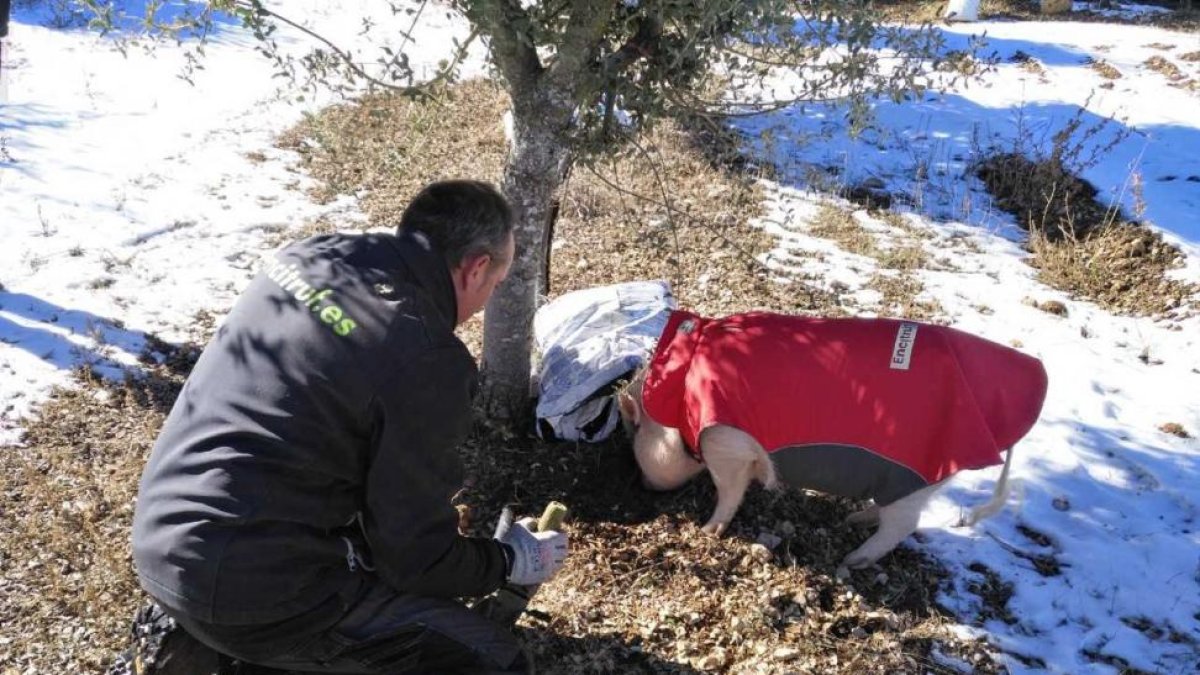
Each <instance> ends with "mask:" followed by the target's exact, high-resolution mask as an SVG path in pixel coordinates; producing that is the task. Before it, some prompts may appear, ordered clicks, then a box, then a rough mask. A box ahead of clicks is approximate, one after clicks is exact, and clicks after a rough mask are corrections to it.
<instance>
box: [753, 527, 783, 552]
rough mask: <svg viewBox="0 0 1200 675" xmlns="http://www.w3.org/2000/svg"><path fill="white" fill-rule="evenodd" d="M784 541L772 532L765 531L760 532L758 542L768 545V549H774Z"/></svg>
mask: <svg viewBox="0 0 1200 675" xmlns="http://www.w3.org/2000/svg"><path fill="white" fill-rule="evenodd" d="M782 542H783V539H781V538H779V537H778V536H776V535H774V534H772V533H770V532H766V531H763V532H760V533H759V534H758V540H757V543H759V544H762V545H763V546H765V547H767V549H768V550H771V551H774V550H775V547H776V546H779V544H781V543H782Z"/></svg>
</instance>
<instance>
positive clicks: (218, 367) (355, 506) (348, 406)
mask: <svg viewBox="0 0 1200 675" xmlns="http://www.w3.org/2000/svg"><path fill="white" fill-rule="evenodd" d="M455 302H456V301H455V294H454V289H453V286H452V281H451V278H450V273H449V271H448V269H447V266H446V263H445V262H444V261H443V259H442V257H441V255H440V254H439V253H438V252H436V251H433V250H431V248H430V246H429V245H428V243H427V242H426V241H425V239H424V238H423V237H421V236H420V235H402V236H400V237H394V236H390V235H325V236H319V237H315V238H313V239H309V240H306V241H302V242H299V243H296V244H293V245H291V246H289V247H288V248H286V249H284V250H283V251H282V252H281V253H279V254H278V256H276V257H274V258H268V259H266V260H265V261H264V265H263V267H262V269H261V271H260V272H259V274H258V276H257V277H256V278H255V279H254V281H253V282H252V283H251V284H250V286H249V287H248V288H247V289H246V291H245V293H244V294H243V295H242V297H241V298H240V299H239V301H238V303H237V304H236V305H235V307H234V308H233V311H232V312H231V313H230V314H229V316H228V317H227V319H226V321H225V322H224V324H223V325H222V326H221V328H220V329H219V330H218V331H217V334H216V336H215V337H214V338H213V340H212V342H211V343H210V344H209V345H208V347H207V348H206V349H205V350H204V353H203V354H202V355H201V357H200V359H199V361H198V362H197V363H196V366H195V369H194V370H193V371H192V373H191V375H190V376H189V377H188V380H187V382H186V384H185V385H184V387H183V391H182V392H181V393H180V395H179V398H178V400H177V401H176V402H175V406H174V408H173V409H172V410H171V414H170V416H169V417H168V418H167V421H166V423H165V425H164V426H163V430H162V433H161V435H160V436H159V438H158V442H157V443H156V444H155V446H154V450H153V452H152V453H151V455H150V459H149V462H148V464H147V465H146V469H145V472H144V474H143V476H142V482H141V489H140V493H139V496H138V502H137V509H136V513H135V516H134V524H133V552H134V561H135V563H136V565H137V571H138V576H139V579H140V580H141V583H142V586H143V587H144V588H145V589H146V590H147V591H148V592H149V593H150V594H151V595H153V596H154V597H155V598H156V599H158V600H159V601H160V602H161V603H162V604H163V605H165V606H166V607H167V608H168V609H170V610H174V611H175V612H182V613H184V614H186V615H187V616H188V617H190V618H193V619H195V620H197V621H201V622H206V623H211V624H217V625H252V624H269V623H273V622H279V621H283V620H287V619H289V618H292V617H296V616H298V615H300V614H304V613H308V612H311V611H314V608H316V607H318V606H328V605H331V604H334V603H329V602H325V601H326V600H328V599H329V598H331V597H333V596H335V595H340V596H341V597H347V596H349V595H352V594H353V593H356V592H358V590H359V589H363V588H365V585H366V583H367V580H368V579H373V578H382V579H383V580H384V581H385V582H386V583H388V584H390V585H391V586H393V587H395V588H396V589H398V590H400V591H404V592H411V593H413V594H418V595H428V596H439V597H455V596H475V595H483V594H486V593H488V592H490V591H492V590H494V589H495V588H496V587H498V586H499V585H500V583H501V582H502V581H503V576H504V557H503V553H502V552H501V549H500V546H499V545H498V544H497V543H496V542H494V541H492V540H489V539H474V538H467V537H462V536H460V535H459V534H458V531H457V513H456V511H455V510H454V508H453V507H452V506H451V504H450V500H451V497H452V495H453V494H454V492H455V491H456V490H457V489H459V487H461V483H462V465H461V462H460V460H459V457H458V454H457V446H458V445H459V443H460V442H462V441H463V439H464V437H465V436H466V434H467V432H468V430H469V427H470V416H471V398H472V396H473V393H474V389H475V382H476V369H475V362H474V360H473V359H472V358H471V355H470V353H469V352H468V351H467V349H466V347H465V346H464V345H463V344H462V342H461V341H460V340H459V339H458V338H457V337H456V336H455V335H454V333H453V329H454V323H455V317H456V315H457V308H456V304H455ZM364 539H365V541H364ZM367 566H373V567H375V572H374V575H378V576H377V577H375V576H374V575H370V574H369V573H367V572H365V571H364V568H365V567H367ZM331 611H333V610H331Z"/></svg>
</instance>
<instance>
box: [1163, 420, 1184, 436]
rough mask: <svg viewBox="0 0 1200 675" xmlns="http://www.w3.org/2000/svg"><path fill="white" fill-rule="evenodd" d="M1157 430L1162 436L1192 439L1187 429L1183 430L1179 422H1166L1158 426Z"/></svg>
mask: <svg viewBox="0 0 1200 675" xmlns="http://www.w3.org/2000/svg"><path fill="white" fill-rule="evenodd" d="M1158 430H1159V431H1161V432H1163V433H1164V434H1171V435H1172V436H1178V437H1179V438H1191V437H1192V435H1191V434H1189V433H1188V432H1187V429H1185V428H1183V425H1182V424H1180V423H1179V422H1166V423H1164V424H1162V425H1161V426H1159V427H1158Z"/></svg>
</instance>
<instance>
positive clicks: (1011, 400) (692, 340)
mask: <svg viewBox="0 0 1200 675" xmlns="http://www.w3.org/2000/svg"><path fill="white" fill-rule="evenodd" d="M1045 395H1046V373H1045V370H1044V369H1043V368H1042V364H1041V362H1040V361H1038V360H1037V359H1035V358H1033V357H1031V356H1028V355H1025V354H1022V353H1020V352H1018V351H1016V350H1013V349H1009V348H1008V347H1004V346H1002V345H998V344H995V343H993V342H989V341H987V340H984V339H982V338H979V337H975V336H973V335H969V334H967V333H964V332H962V331H958V330H955V329H953V328H947V327H944V326H935V325H929V324H922V323H916V322H912V321H901V320H894V319H821V318H810V317H798V316H784V315H779V314H768V313H750V314H739V315H733V316H729V317H726V318H724V319H706V318H703V317H700V316H697V315H695V314H691V313H688V312H674V313H673V314H672V315H671V317H670V320H669V321H668V323H667V326H666V329H665V330H664V331H663V334H662V337H661V338H660V339H659V342H658V345H657V347H656V349H655V352H654V355H653V357H652V358H651V360H650V363H649V365H648V366H647V368H645V369H644V370H643V371H641V372H639V373H638V374H637V376H635V378H634V381H633V382H632V383H631V385H630V386H629V387H628V388H627V389H626V390H625V391H624V392H623V393H622V394H621V397H620V399H621V400H620V403H621V412H622V416H623V418H624V419H625V421H626V422H627V423H629V424H630V425H631V426H632V427H635V428H636V431H635V433H634V454H635V456H636V458H637V461H638V465H639V466H640V467H641V470H642V476H643V481H644V483H645V484H646V485H647V486H648V487H650V488H652V489H659V490H670V489H675V488H678V487H680V486H682V485H683V484H684V483H686V482H687V481H688V480H690V479H691V478H692V477H694V476H696V475H697V474H699V473H700V472H701V471H702V470H703V469H704V468H706V467H707V468H708V469H709V472H710V473H711V474H712V478H713V482H714V483H715V484H716V487H717V506H716V509H715V511H714V513H713V515H712V518H710V519H709V521H708V522H707V523H706V524H705V525H704V530H705V531H706V532H709V533H711V534H715V535H720V534H721V533H722V532H724V530H725V529H726V527H727V526H728V524H729V522H730V520H732V518H733V516H734V514H735V513H736V511H737V509H738V506H739V505H740V504H741V501H742V497H743V495H744V494H745V491H746V488H747V487H749V485H750V482H751V481H753V480H758V481H760V482H761V483H763V484H764V485H765V486H767V487H774V486H775V485H776V484H777V483H779V482H782V483H784V484H787V485H790V486H794V487H799V488H806V489H814V490H820V491H822V492H826V493H830V494H837V495H841V496H845V497H853V498H858V499H871V500H873V501H874V505H873V506H871V507H870V508H868V509H866V510H864V511H862V512H859V513H856V514H854V515H852V516H850V521H851V522H854V523H856V524H875V523H878V524H879V528H878V530H877V531H876V532H875V534H874V536H872V537H871V538H870V539H868V540H867V541H866V542H865V543H864V544H863V545H862V546H860V547H859V548H858V549H857V550H855V551H854V552H852V553H850V554H849V555H848V556H846V558H845V560H844V561H843V565H842V570H841V571H843V573H844V571H845V568H860V567H866V566H869V565H871V564H873V563H874V562H875V561H876V560H878V559H879V558H880V557H882V556H883V555H885V554H887V553H888V552H890V551H891V550H892V549H893V548H895V547H896V546H897V545H898V544H899V543H900V542H901V541H903V540H904V539H905V538H906V537H908V535H910V534H912V532H913V531H914V530H915V529H916V526H917V521H918V520H919V517H920V513H921V510H922V508H923V507H924V505H925V504H926V502H927V501H928V500H929V498H930V497H931V496H932V495H933V493H934V492H935V491H936V490H937V488H938V487H939V486H940V485H941V484H942V483H943V482H944V481H945V480H946V479H948V478H949V477H951V476H953V475H954V474H955V473H957V472H959V471H962V470H965V469H980V468H984V467H988V466H993V465H997V464H1001V463H1003V464H1004V470H1003V471H1002V473H1001V478H1000V480H999V482H998V483H997V488H996V492H995V494H994V495H993V498H992V500H991V501H990V502H989V503H988V504H985V505H984V506H982V507H979V508H977V509H975V511H973V512H972V514H971V515H970V516H969V517H968V518H967V519H966V520H967V522H968V524H974V523H975V522H977V521H978V520H980V519H981V518H984V517H986V516H989V515H991V514H993V513H995V512H996V511H998V510H999V509H1000V508H1001V507H1002V506H1003V504H1004V501H1005V497H1006V495H1007V479H1008V472H1009V467H1010V464H1011V461H1012V452H1011V448H1012V446H1013V445H1014V444H1015V443H1016V442H1017V441H1018V440H1019V439H1021V438H1022V437H1023V436H1025V434H1027V433H1028V432H1029V430H1030V429H1031V428H1032V427H1033V424H1034V423H1035V422H1036V421H1037V417H1038V414H1039V413H1040V411H1041V408H1042V402H1043V400H1044V399H1045ZM1004 451H1009V452H1008V456H1007V459H1002V457H1001V453H1002V452H1004Z"/></svg>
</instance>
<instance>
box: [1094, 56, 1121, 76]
mask: <svg viewBox="0 0 1200 675" xmlns="http://www.w3.org/2000/svg"><path fill="white" fill-rule="evenodd" d="M1088 62H1089V63H1088V67H1090V68H1091V69H1092V70H1094V71H1096V72H1097V73H1099V74H1100V77H1103V78H1104V79H1106V80H1119V79H1121V71H1119V70H1117V67H1116V66H1114V65H1113V64H1111V63H1109V62H1108V61H1105V60H1104V59H1091V58H1089V59H1088Z"/></svg>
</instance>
